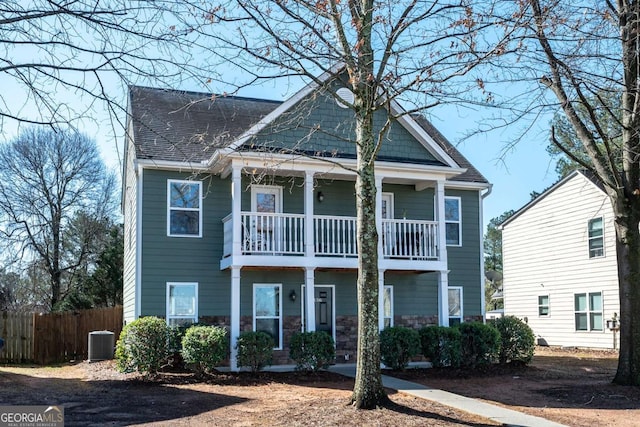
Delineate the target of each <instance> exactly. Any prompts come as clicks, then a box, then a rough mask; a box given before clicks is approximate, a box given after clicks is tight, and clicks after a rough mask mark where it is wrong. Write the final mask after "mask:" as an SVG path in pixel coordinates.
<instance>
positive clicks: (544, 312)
mask: <svg viewBox="0 0 640 427" xmlns="http://www.w3.org/2000/svg"><path fill="white" fill-rule="evenodd" d="M538 315H539V316H548V315H549V295H539V296H538Z"/></svg>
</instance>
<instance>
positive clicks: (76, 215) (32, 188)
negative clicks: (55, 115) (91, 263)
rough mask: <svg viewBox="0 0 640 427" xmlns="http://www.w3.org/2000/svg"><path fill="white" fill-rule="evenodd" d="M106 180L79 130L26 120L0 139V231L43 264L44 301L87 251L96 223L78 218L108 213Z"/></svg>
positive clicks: (58, 294) (57, 295)
mask: <svg viewBox="0 0 640 427" xmlns="http://www.w3.org/2000/svg"><path fill="white" fill-rule="evenodd" d="M114 185H115V179H114V176H113V174H111V173H109V172H108V171H107V170H106V169H105V166H104V164H103V162H102V160H101V158H100V155H99V152H98V149H97V147H96V144H95V142H94V141H93V140H90V139H88V138H87V137H85V136H83V135H81V134H78V133H75V132H72V131H58V132H55V131H52V130H42V129H37V128H29V129H25V130H23V131H22V132H21V133H20V135H19V136H18V137H17V138H16V139H15V140H13V141H12V142H10V143H6V144H2V145H0V237H1V238H2V243H3V245H4V248H5V250H6V251H11V252H17V253H19V254H21V255H22V257H23V259H25V260H27V261H29V263H30V264H32V265H40V266H42V268H43V269H44V271H46V274H47V277H48V284H49V286H48V301H47V303H48V305H49V308H54V307H55V306H56V304H57V303H58V302H59V301H61V300H62V299H63V298H64V296H65V294H66V292H67V291H68V290H69V283H70V277H72V276H73V275H74V274H75V273H76V271H77V270H78V269H79V268H82V267H83V266H84V265H85V262H86V260H87V258H88V257H89V256H90V255H91V253H92V244H93V240H94V239H96V238H97V234H96V232H95V231H96V230H95V229H94V228H92V226H87V227H85V226H84V225H79V224H82V223H83V222H86V223H90V222H89V221H84V220H82V218H84V217H89V218H93V219H97V220H98V221H100V220H102V219H103V218H109V217H110V215H111V214H112V211H113V208H114V205H113V194H114V189H115V187H114ZM33 260H36V261H37V262H36V263H33V262H32V261H33Z"/></svg>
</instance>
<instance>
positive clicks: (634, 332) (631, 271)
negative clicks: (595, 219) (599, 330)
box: [613, 203, 640, 385]
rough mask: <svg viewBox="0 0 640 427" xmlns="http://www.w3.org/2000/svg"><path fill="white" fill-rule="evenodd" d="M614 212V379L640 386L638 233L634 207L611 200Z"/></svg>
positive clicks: (639, 249)
mask: <svg viewBox="0 0 640 427" xmlns="http://www.w3.org/2000/svg"><path fill="white" fill-rule="evenodd" d="M613 206H614V212H615V213H616V214H618V212H620V210H621V209H625V210H626V212H625V213H623V214H622V215H616V251H617V257H618V281H619V292H620V313H619V314H620V353H619V357H618V369H617V371H616V376H615V378H614V379H613V382H614V383H616V384H621V385H640V348H638V344H637V343H640V315H638V313H640V233H639V231H638V222H639V220H640V215H639V214H638V212H637V209H634V208H633V206H629V205H627V204H625V203H617V204H616V203H613ZM628 224H630V225H628Z"/></svg>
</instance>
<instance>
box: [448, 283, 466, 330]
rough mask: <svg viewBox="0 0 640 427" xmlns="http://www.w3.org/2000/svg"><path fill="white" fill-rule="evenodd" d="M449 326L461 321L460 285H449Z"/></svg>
mask: <svg viewBox="0 0 640 427" xmlns="http://www.w3.org/2000/svg"><path fill="white" fill-rule="evenodd" d="M448 294H449V326H455V325H459V324H460V323H462V318H463V317H462V316H463V313H462V286H450V287H449V292H448Z"/></svg>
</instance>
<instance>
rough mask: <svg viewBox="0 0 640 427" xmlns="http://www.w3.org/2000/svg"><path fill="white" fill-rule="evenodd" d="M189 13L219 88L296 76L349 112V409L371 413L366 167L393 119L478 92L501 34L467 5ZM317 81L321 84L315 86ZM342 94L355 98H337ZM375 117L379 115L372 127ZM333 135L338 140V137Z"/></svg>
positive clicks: (249, 1)
mask: <svg viewBox="0 0 640 427" xmlns="http://www.w3.org/2000/svg"><path fill="white" fill-rule="evenodd" d="M191 6H192V15H191V16H186V15H185V16H183V17H182V19H184V20H185V22H184V28H185V29H189V30H190V31H192V32H193V33H194V34H197V35H198V37H197V40H196V42H195V44H196V45H197V46H199V47H202V48H203V49H207V51H208V52H210V55H209V59H210V61H211V63H212V64H216V65H219V66H220V67H226V68H229V67H233V68H235V69H236V70H238V72H236V73H234V74H233V75H234V76H236V77H235V79H236V80H235V81H234V82H229V81H225V82H224V83H225V85H227V86H228V84H229V83H235V84H236V89H237V88H241V87H243V86H244V85H248V84H255V83H256V82H260V81H264V80H269V79H274V78H286V77H302V78H303V79H305V80H307V81H309V82H312V83H314V84H316V85H317V87H318V90H321V91H324V92H325V93H328V94H330V95H331V96H333V97H335V98H336V100H338V101H340V102H341V103H342V104H343V105H345V106H346V107H348V108H350V109H351V111H352V112H353V117H354V118H355V129H354V130H353V135H352V136H351V137H349V139H350V141H351V142H352V143H353V144H355V147H356V156H357V166H356V167H355V171H354V172H355V174H356V183H355V189H356V210H357V241H358V249H359V251H358V253H359V255H358V262H359V263H358V280H357V290H358V292H357V293H358V350H357V370H356V382H355V386H354V392H353V395H352V403H353V404H354V406H356V407H358V408H374V407H376V406H377V405H378V403H379V402H380V401H381V400H382V399H383V398H384V391H383V387H382V380H381V373H380V349H379V337H378V334H379V331H378V252H377V251H378V247H377V242H378V230H377V229H376V222H375V211H376V209H375V208H376V207H375V200H376V197H375V196H376V178H375V171H374V161H375V159H376V156H377V153H378V152H379V150H380V146H381V144H383V142H384V141H385V137H386V134H387V131H388V130H389V128H390V126H391V124H392V123H393V121H395V120H397V119H399V118H400V117H402V116H404V115H407V114H413V113H418V112H420V111H422V110H424V109H427V108H429V107H433V106H435V105H438V104H440V103H442V102H447V101H451V100H452V99H459V98H461V97H463V96H467V94H468V92H469V89H478V88H480V89H482V87H483V80H482V76H481V75H476V76H471V75H467V74H468V73H469V72H470V71H471V70H473V69H474V67H475V66H476V65H477V64H478V63H480V62H482V61H483V60H485V59H487V58H488V57H490V56H492V55H494V54H499V53H502V52H503V51H504V48H503V46H502V45H501V40H500V39H501V37H503V36H504V34H501V31H503V30H504V28H506V27H502V28H497V27H496V28H494V29H493V30H492V32H491V34H490V35H487V36H486V37H485V35H484V34H483V31H484V30H485V29H487V24H486V23H485V22H483V20H482V19H480V18H478V17H477V16H478V14H482V13H484V12H487V13H488V12H489V11H490V10H491V6H490V5H489V4H478V3H476V4H473V5H472V3H471V2H470V1H467V0H448V1H422V0H399V1H392V0H382V1H374V0H348V1H339V0H326V1H309V0H288V1H276V2H272V1H266V0H243V1H232V0H229V1H226V0H221V1H216V0H210V1H204V2H202V1H197V2H196V1H193V2H191ZM482 8H486V9H487V10H481V9H482ZM194 22H198V24H194ZM319 75H324V76H329V78H328V79H326V80H321V79H319V78H318V76H319ZM463 76H464V77H463ZM243 78H244V79H243ZM337 82H338V83H339V84H336V83H337ZM340 86H346V87H347V88H348V89H350V91H351V94H352V95H353V96H352V97H351V95H350V96H348V97H344V98H343V97H340V96H338V94H337V93H336V90H337V88H338V87H340ZM479 96H482V95H479ZM399 103H402V105H403V106H404V108H401V107H400V106H399V105H400V104H399ZM378 112H387V114H386V115H384V114H383V115H382V116H384V119H382V120H380V121H374V116H375V117H376V118H378V117H379V115H377V114H376V113H378ZM296 113H297V114H300V115H305V114H306V112H305V111H302V110H298V111H297V112H296ZM311 132H317V133H318V134H324V133H332V132H333V133H335V130H333V129H321V128H314V129H312V130H311ZM339 137H340V138H341V139H342V140H344V139H345V136H344V134H341V135H339ZM306 139H308V136H305V137H304V138H302V139H301V142H303V141H304V140H306ZM302 148H304V147H302Z"/></svg>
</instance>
